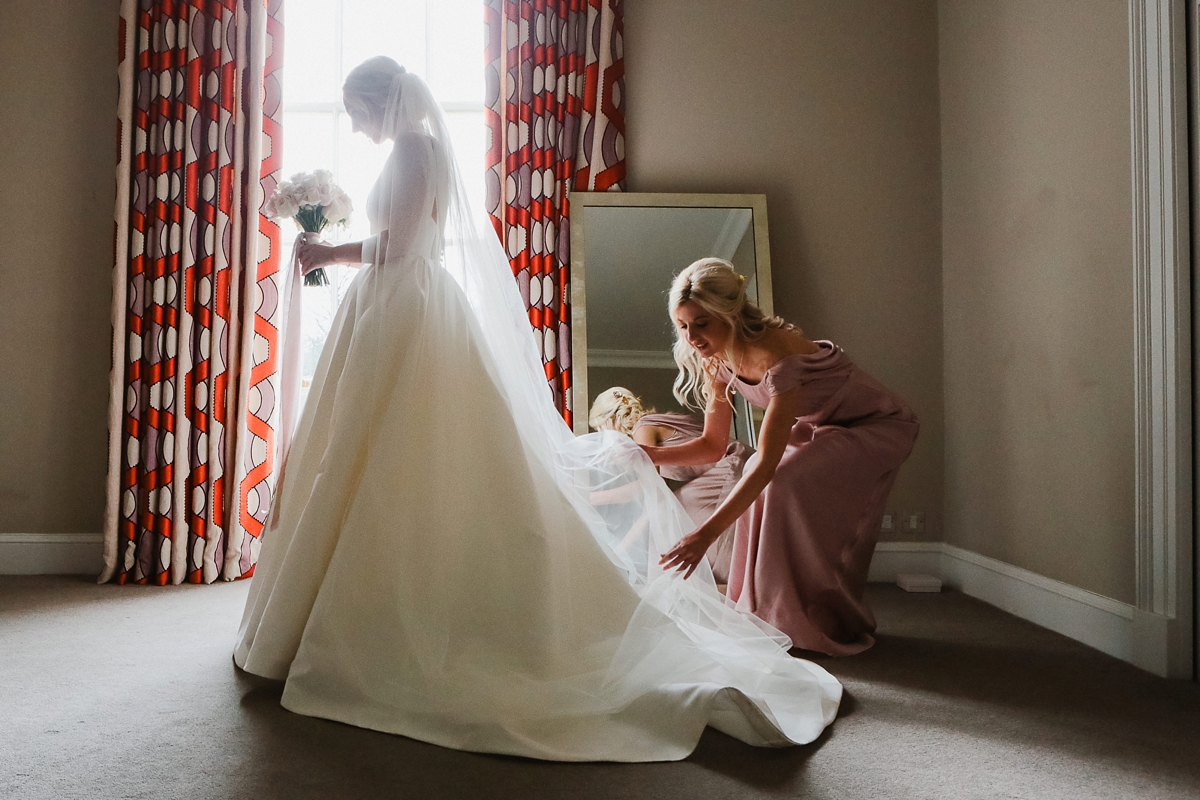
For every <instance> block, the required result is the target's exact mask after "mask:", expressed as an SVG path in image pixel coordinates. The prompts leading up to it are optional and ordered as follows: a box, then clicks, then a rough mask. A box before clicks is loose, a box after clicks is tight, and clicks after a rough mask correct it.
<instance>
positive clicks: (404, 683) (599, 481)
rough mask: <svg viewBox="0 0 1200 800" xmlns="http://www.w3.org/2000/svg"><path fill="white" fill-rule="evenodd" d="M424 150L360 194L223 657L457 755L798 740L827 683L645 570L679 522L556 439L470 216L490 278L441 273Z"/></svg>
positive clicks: (813, 669) (510, 285)
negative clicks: (364, 237)
mask: <svg viewBox="0 0 1200 800" xmlns="http://www.w3.org/2000/svg"><path fill="white" fill-rule="evenodd" d="M409 91H410V89H409V88H408V86H405V88H404V92H409ZM405 96H406V97H407V96H408V95H405ZM443 147H444V145H443V142H442V140H439V139H438V138H437V137H431V136H428V135H425V134H421V133H408V134H403V135H401V136H400V137H398V138H397V140H396V145H395V148H394V150H393V152H392V155H391V156H390V157H389V159H388V164H387V165H386V166H385V168H384V174H383V175H382V176H381V177H380V181H379V183H377V184H376V187H375V189H374V190H373V191H372V195H371V197H370V198H369V199H368V203H367V214H368V217H369V218H370V219H371V223H372V229H373V231H375V233H376V237H375V238H374V239H373V240H369V241H368V243H367V244H366V245H364V259H365V260H367V261H368V262H369V263H368V264H367V265H366V266H365V267H363V269H362V270H360V272H359V274H358V276H357V277H356V278H355V280H354V281H353V283H352V284H351V286H350V288H349V291H348V293H347V295H346V298H345V300H344V301H343V303H342V305H341V307H340V309H339V311H338V314H337V317H336V319H335V321H334V323H333V326H332V328H331V332H330V335H329V339H328V340H327V342H326V345H325V348H324V350H323V351H322V354H321V358H320V361H319V364H318V367H317V371H316V374H315V376H314V379H313V382H312V385H311V388H310V392H309V395H308V399H307V403H306V405H305V407H304V410H303V413H302V415H301V418H300V422H299V425H298V428H297V431H296V436H295V438H294V440H293V443H292V445H291V448H290V451H289V453H288V457H287V462H286V465H285V467H284V471H283V475H282V477H281V480H280V485H279V491H278V495H277V497H276V500H275V503H274V505H273V507H272V512H271V518H270V519H269V522H268V526H267V531H266V533H265V535H264V542H263V546H262V552H261V557H260V559H259V563H258V568H257V573H256V575H255V577H254V579H253V583H252V585H251V587H250V596H249V599H248V602H247V606H246V611H245V614H244V616H243V620H242V626H241V631H240V633H239V641H238V644H237V647H236V649H235V653H234V660H235V661H236V663H237V664H238V665H239V666H240V667H241V668H243V669H245V670H247V671H249V672H252V673H255V674H258V675H262V676H266V677H269V678H274V679H278V680H284V681H286V684H285V687H284V691H283V699H282V702H283V705H284V706H285V707H286V708H288V709H290V710H292V711H295V712H297V713H300V714H307V715H312V716H318V717H324V718H327V719H332V720H339V721H342V722H346V723H349V724H352V725H357V726H361V727H365V728H373V729H375V730H379V731H386V732H390V733H396V734H403V735H406V736H411V737H413V738H416V739H421V740H423V741H426V742H431V743H434V744H439V745H444V746H446V747H452V748H457V749H462V750H472V751H480V752H492V753H507V754H513V755H521V756H529V757H533V758H542V759H554V760H564V761H580V760H610V761H654V760H672V759H680V758H684V757H686V756H687V755H688V754H689V753H690V752H691V751H692V749H693V748H694V747H695V745H696V742H697V740H698V738H699V736H700V734H701V732H702V731H703V730H704V728H705V726H707V725H711V726H713V727H715V728H718V729H719V730H722V731H724V732H726V733H728V734H730V735H732V736H735V737H737V738H739V739H741V740H743V741H745V742H747V743H749V744H752V745H759V746H785V745H790V744H795V743H806V742H811V741H812V740H813V739H815V738H816V737H817V736H818V735H819V734H820V733H821V731H822V730H823V729H824V728H825V726H826V725H828V724H829V723H830V722H831V721H832V720H833V717H834V715H835V714H836V712H837V707H838V702H839V700H840V697H841V686H840V685H839V684H838V682H837V681H836V680H835V679H834V678H833V677H831V676H830V675H829V674H828V673H826V672H825V670H823V669H821V668H820V667H818V666H816V665H814V664H811V663H809V662H807V661H803V660H799V659H794V658H791V657H789V656H788V655H787V648H788V646H789V645H790V642H788V640H787V638H786V637H785V636H783V635H782V634H780V633H779V632H778V631H777V630H775V629H773V628H771V627H770V626H769V625H766V624H765V623H763V622H762V621H761V620H758V619H756V618H754V617H753V616H751V615H748V614H745V613H743V612H740V611H737V610H736V609H734V608H732V607H731V606H730V605H728V604H727V603H726V602H725V600H724V598H722V597H721V596H720V595H719V594H718V593H717V591H716V588H715V584H714V583H713V581H712V575H711V573H709V572H707V571H704V572H703V574H698V575H697V576H693V578H692V579H689V580H688V581H684V580H681V579H680V578H678V577H677V576H676V575H674V574H673V573H672V574H666V573H663V572H662V571H661V569H659V568H658V566H657V561H658V557H659V555H660V554H661V553H662V552H664V551H665V550H666V549H668V548H669V547H670V546H671V545H672V543H673V542H675V541H677V540H678V539H679V538H680V537H682V536H683V535H684V534H686V533H687V532H688V531H690V529H691V523H690V520H688V518H687V515H686V514H685V513H684V511H683V509H682V508H681V507H680V506H679V503H678V501H677V500H675V498H674V497H673V496H672V495H671V494H670V492H669V491H668V490H667V488H666V486H665V484H664V483H663V481H662V480H661V478H659V476H658V475H657V474H656V473H655V471H654V468H653V466H652V465H651V464H650V462H649V460H648V459H647V458H646V457H645V455H644V454H643V453H642V451H641V450H640V449H639V448H637V447H636V446H635V445H633V444H632V442H630V441H629V440H628V439H626V438H625V437H621V436H620V435H618V434H613V433H609V434H605V435H594V436H587V437H580V438H579V439H575V438H574V437H572V436H570V432H569V431H568V430H566V426H565V424H564V423H562V420H561V418H560V417H557V416H556V415H555V414H554V411H553V404H552V400H551V397H550V393H549V390H548V389H547V388H546V385H545V383H544V378H541V377H539V376H538V375H537V374H536V371H537V367H536V365H535V360H536V351H535V350H534V348H533V346H532V335H531V334H530V333H529V328H528V322H527V320H526V319H524V318H523V317H522V316H521V312H520V311H519V310H517V311H514V312H513V313H512V315H511V317H512V319H514V320H515V322H513V323H512V327H511V329H507V328H505V327H504V326H505V325H508V324H509V323H508V322H507V321H506V320H507V319H508V317H505V316H504V314H507V313H508V312H507V311H506V310H505V309H507V308H508V306H506V305H502V306H501V311H502V312H503V313H493V314H492V316H489V313H491V312H489V308H490V307H489V306H488V305H487V304H488V303H489V302H496V298H497V297H500V298H501V299H502V300H503V303H509V302H510V300H511V305H512V306H513V307H514V308H516V307H518V304H519V302H520V300H519V297H518V296H517V289H516V287H515V284H514V282H513V281H512V278H511V273H509V272H508V267H507V264H506V262H505V260H504V256H503V253H502V252H501V251H500V248H499V245H498V243H497V242H496V239H495V235H494V233H493V232H491V231H490V230H489V229H486V228H485V227H484V226H487V222H486V221H483V222H482V223H481V225H480V227H479V230H486V232H487V234H488V236H489V237H490V238H488V239H486V244H487V246H488V247H489V248H491V250H487V251H486V252H485V255H484V256H479V257H475V256H472V258H480V259H487V260H488V261H487V264H486V267H487V269H489V270H492V271H493V272H494V276H495V280H494V282H492V283H488V282H487V281H488V280H491V278H489V277H488V275H489V274H491V273H487V274H485V273H484V272H483V271H482V270H483V267H481V266H480V264H479V263H478V261H476V262H472V263H468V264H467V266H466V268H464V269H465V271H461V270H460V271H459V272H458V273H452V272H451V271H450V270H449V269H448V268H447V266H446V265H447V262H448V259H449V256H448V255H447V251H448V250H449V248H448V247H446V245H445V241H446V237H444V235H443V231H442V228H441V226H442V225H444V224H445V221H444V220H445V217H446V216H447V209H453V208H454V197H453V196H452V189H453V187H452V181H453V180H454V179H455V176H454V173H453V171H452V170H451V169H450V168H448V167H446V166H445V165H446V163H447V159H446V157H445V154H444V152H442V148H443ZM449 163H451V164H452V162H449ZM452 224H453V223H452ZM465 238H466V234H458V235H456V239H455V240H454V241H455V242H456V243H457V244H456V245H455V246H456V247H458V248H459V253H460V254H461V253H462V252H464V250H465V246H464V245H463V244H462V242H463V241H465ZM479 241H480V242H485V238H484V237H483V236H482V234H480V238H479ZM492 250H494V251H495V253H494V254H493V253H492ZM471 269H476V270H480V271H479V272H478V273H474V274H473V273H472V272H470V270H471ZM481 276H482V277H481ZM480 286H483V287H484V289H480V288H479V287H480ZM505 292H508V293H511V294H512V297H511V298H509V297H508V295H507V294H503V293H505ZM522 326H523V327H522ZM506 331H507V332H506ZM505 336H508V337H509V338H508V339H505V338H504V337H505ZM522 337H524V338H522ZM497 342H509V344H506V345H505V348H504V349H501V348H500V347H499V345H498V344H497ZM526 346H528V350H529V356H528V359H527V363H529V364H530V365H531V366H530V367H529V370H528V371H529V373H530V374H529V375H528V376H525V375H524V374H523V373H522V374H520V375H516V374H514V373H513V370H514V369H515V368H514V367H512V366H511V364H512V363H514V358H515V357H514V356H513V355H512V350H513V349H516V348H519V347H526ZM521 352H522V354H523V353H524V351H523V350H522V351H521ZM522 357H524V355H522ZM516 363H526V362H523V361H519V360H518V361H517V362H516ZM522 381H525V383H526V384H528V385H529V386H532V387H534V388H533V389H530V390H529V393H528V394H526V395H521V391H523V390H522V389H521V386H522V385H523V384H522ZM514 387H515V388H514ZM543 411H544V412H545V413H544V415H543V414H542V412H543ZM534 412H536V413H534ZM539 415H542V416H539ZM538 420H551V421H552V422H540V421H538ZM539 426H540V427H539ZM610 489H615V490H617V491H615V492H608V491H607V490H610ZM605 497H608V498H617V499H616V500H608V501H606V500H603V498H605ZM697 578H698V579H697Z"/></svg>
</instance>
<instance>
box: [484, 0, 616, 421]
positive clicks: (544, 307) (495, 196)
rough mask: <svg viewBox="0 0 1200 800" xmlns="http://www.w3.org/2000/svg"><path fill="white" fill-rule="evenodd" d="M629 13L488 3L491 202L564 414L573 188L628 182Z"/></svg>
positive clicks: (545, 3) (599, 1)
mask: <svg viewBox="0 0 1200 800" xmlns="http://www.w3.org/2000/svg"><path fill="white" fill-rule="evenodd" d="M623 15H624V9H623V3H622V0H485V2H484V19H485V22H486V26H487V34H486V39H485V41H486V48H487V49H486V54H485V61H486V63H487V67H486V72H485V76H486V86H487V88H486V92H487V101H486V102H487V110H486V111H485V114H486V116H487V121H488V130H489V133H490V137H491V138H490V142H489V145H488V152H487V160H486V165H487V175H486V180H487V207H488V211H489V213H490V214H491V215H492V222H493V224H494V225H495V226H496V233H497V234H499V236H500V240H501V242H502V243H503V244H504V246H505V248H506V249H507V251H508V257H509V259H510V262H511V264H512V270H513V275H514V276H516V279H517V283H518V285H519V286H520V287H521V296H522V298H524V300H525V307H526V308H528V309H529V321H530V322H531V323H532V324H533V327H534V329H535V330H536V331H537V332H538V333H539V334H540V335H539V337H538V340H539V346H540V347H541V351H542V362H543V363H544V364H545V366H546V380H547V381H549V383H550V387H551V389H553V391H554V399H555V402H556V403H557V405H558V408H559V410H560V411H561V412H562V414H563V416H564V417H565V418H566V420H567V424H568V425H571V424H572V417H573V414H572V408H571V352H570V344H571V330H570V322H571V315H570V305H569V301H570V293H569V292H570V284H569V282H568V280H569V277H570V276H569V267H570V264H571V253H570V223H569V220H570V206H569V204H568V197H567V195H568V192H571V191H605V190H608V189H617V190H620V189H623V188H624V184H625V116H624V106H623V102H624V92H625V83H624V75H625V61H624V54H623V45H622V35H623V34H622V31H623V23H622V19H623ZM583 413H585V414H586V413H587V409H583Z"/></svg>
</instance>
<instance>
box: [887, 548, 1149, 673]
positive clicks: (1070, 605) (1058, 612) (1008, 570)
mask: <svg viewBox="0 0 1200 800" xmlns="http://www.w3.org/2000/svg"><path fill="white" fill-rule="evenodd" d="M898 572H924V573H928V574H930V575H935V576H937V577H939V578H941V579H942V582H943V583H945V584H946V585H947V586H950V587H953V588H955V589H958V590H959V591H961V592H962V593H963V594H966V595H970V596H971V597H975V598H977V599H979V600H982V601H984V602H985V603H988V604H990V605H993V606H996V607H997V608H999V609H1001V610H1003V611H1007V612H1008V613H1010V614H1013V615H1015V616H1018V617H1021V618H1022V619H1026V620H1029V621H1030V622H1033V623H1035V624H1037V625H1041V626H1042V627H1043V628H1049V629H1050V630H1052V631H1055V632H1056V633H1061V634H1063V635H1064V636H1068V637H1070V638H1072V639H1075V640H1076V641H1079V642H1083V643H1084V644H1086V645H1088V646H1090V647H1094V648H1096V649H1097V650H1100V651H1101V652H1104V653H1108V654H1109V655H1110V656H1114V657H1116V658H1119V659H1121V660H1122V661H1129V662H1134V644H1133V642H1134V611H1133V606H1131V605H1129V604H1127V603H1122V602H1119V601H1117V600H1113V599H1112V598H1109V597H1104V596H1103V595H1099V594H1096V593H1095V592H1089V591H1087V590H1086V589H1080V588H1079V587H1077V586H1071V585H1070V584H1068V583H1063V582H1062V581H1056V580H1054V579H1052V578H1047V577H1045V576H1044V575H1038V574H1037V573H1035V572H1030V571H1029V570H1026V569H1021V568H1020V567H1014V566H1013V565H1012V564H1006V563H1004V562H1003V561H997V560H996V559H994V558H988V557H987V556H983V555H980V554H979V553H974V552H971V551H970V550H963V549H962V548H961V547H955V546H954V545H950V544H945V543H943V542H880V543H879V544H878V546H876V548H875V558H874V561H873V562H872V564H871V572H870V573H869V575H870V577H869V579H870V580H871V581H874V582H879V583H884V582H888V583H890V582H894V581H895V580H896V573H898Z"/></svg>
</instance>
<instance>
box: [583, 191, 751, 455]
mask: <svg viewBox="0 0 1200 800" xmlns="http://www.w3.org/2000/svg"><path fill="white" fill-rule="evenodd" d="M571 205H572V212H573V217H574V220H573V226H574V227H573V229H572V244H571V247H572V270H573V281H572V282H573V286H574V291H573V294H572V302H573V304H574V306H573V320H574V328H575V332H574V340H573V345H574V347H573V350H574V354H575V357H574V359H573V361H574V367H575V370H574V381H575V391H574V397H573V398H572V399H573V401H574V402H573V407H574V408H575V420H576V424H575V430H576V433H583V432H586V430H587V410H588V409H589V408H591V406H592V403H593V402H594V401H595V398H596V396H597V395H598V394H599V393H600V392H603V391H604V390H605V389H608V388H609V387H612V386H624V387H625V388H627V389H629V390H630V391H632V392H633V393H634V394H636V395H638V396H639V397H640V398H641V399H642V402H643V404H644V405H645V406H646V407H648V408H653V409H654V410H655V411H658V412H660V413H661V412H685V413H687V412H688V410H687V409H683V408H681V406H680V404H679V403H678V401H676V399H675V397H674V396H673V394H672V385H673V384H674V381H675V377H676V375H677V374H678V370H677V368H676V366H675V360H674V358H673V357H672V355H671V348H672V346H673V344H674V341H675V336H674V325H673V323H672V321H671V319H670V317H669V314H668V309H667V294H668V291H669V290H670V286H671V280H672V279H673V278H674V276H675V275H676V274H678V273H679V272H680V271H681V270H682V269H683V268H684V267H686V266H687V265H688V264H690V263H692V262H693V261H695V260H696V259H699V258H704V257H706V256H717V257H719V258H724V259H726V260H728V261H730V262H731V263H733V265H734V267H735V268H736V269H737V270H738V271H739V272H740V273H741V274H743V275H745V276H746V290H747V294H748V296H749V298H750V300H751V301H752V302H754V303H756V304H758V305H760V306H764V310H767V311H768V313H769V312H770V308H771V303H770V294H769V293H770V273H769V269H770V267H769V261H768V258H767V252H766V251H767V248H766V202H765V198H764V197H763V196H762V195H645V194H623V195H622V194H619V193H611V194H610V193H604V194H575V195H572V199H571ZM764 289H765V291H764ZM581 355H582V356H583V357H582V358H581V357H580V356H581ZM738 400H739V402H735V429H734V431H733V433H734V435H735V436H736V437H737V438H738V439H740V440H742V441H743V442H746V443H747V444H749V445H751V446H753V444H754V438H755V437H754V427H753V424H752V421H751V419H750V415H749V407H748V406H747V404H745V403H744V402H741V401H740V398H739V399H738ZM691 413H696V412H695V411H691Z"/></svg>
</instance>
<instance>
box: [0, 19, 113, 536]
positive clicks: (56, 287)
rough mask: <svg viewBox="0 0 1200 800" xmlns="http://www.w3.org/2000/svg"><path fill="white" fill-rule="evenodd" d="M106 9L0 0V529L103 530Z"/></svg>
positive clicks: (108, 110)
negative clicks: (0, 236) (0, 225)
mask: <svg viewBox="0 0 1200 800" xmlns="http://www.w3.org/2000/svg"><path fill="white" fill-rule="evenodd" d="M117 12H118V4H117V3H116V2H95V0H36V1H35V0H4V2H3V3H2V4H0V114H2V115H3V120H4V123H3V129H4V137H3V140H4V144H3V147H0V179H2V180H3V183H4V186H5V190H4V191H3V192H0V219H2V220H4V222H5V235H4V244H3V247H2V248H0V342H2V344H0V533H45V532H97V531H99V530H100V527H101V519H102V516H103V510H104V509H103V506H104V476H105V471H106V442H107V433H106V418H107V404H108V367H109V302H110V297H111V276H112V237H113V203H114V197H115V188H114V179H113V175H114V169H115V163H116V106H117V87H116V58H117Z"/></svg>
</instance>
